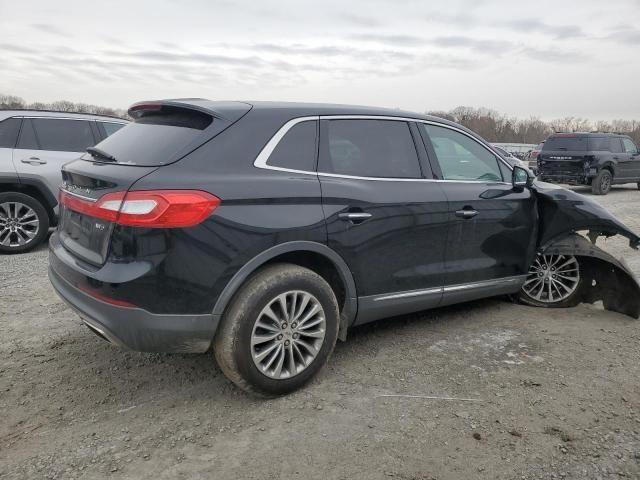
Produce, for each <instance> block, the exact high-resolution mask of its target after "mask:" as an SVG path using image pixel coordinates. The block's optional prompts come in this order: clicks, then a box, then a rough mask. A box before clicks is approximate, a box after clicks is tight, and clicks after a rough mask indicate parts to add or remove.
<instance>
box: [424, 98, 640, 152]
mask: <svg viewBox="0 0 640 480" xmlns="http://www.w3.org/2000/svg"><path fill="white" fill-rule="evenodd" d="M426 113H428V114H429V115H434V116H437V117H441V118H446V119H447V120H452V121H454V122H456V123H460V124H462V125H464V126H465V127H467V128H469V129H470V130H473V131H474V132H476V133H477V134H479V135H480V136H482V137H483V138H484V139H485V140H487V141H489V142H493V143H531V144H533V143H540V142H541V141H543V140H544V139H545V138H547V137H548V136H549V135H551V134H552V133H554V132H567V133H573V132H595V131H598V132H612V133H623V134H626V135H629V136H630V137H631V138H633V140H634V142H635V143H636V144H637V145H640V122H639V121H637V120H613V121H610V122H607V121H595V122H593V121H591V120H587V119H586V118H579V117H564V118H558V119H555V120H551V121H548V122H545V121H543V120H541V119H539V118H537V117H530V118H528V119H518V118H514V117H509V116H507V115H501V114H500V113H498V112H496V111H494V110H490V109H488V108H473V107H457V108H454V109H453V110H450V111H448V112H440V111H430V112H426Z"/></svg>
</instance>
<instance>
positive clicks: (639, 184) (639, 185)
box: [636, 182, 640, 190]
mask: <svg viewBox="0 0 640 480" xmlns="http://www.w3.org/2000/svg"><path fill="white" fill-rule="evenodd" d="M636 187H638V190H640V182H638V183H636Z"/></svg>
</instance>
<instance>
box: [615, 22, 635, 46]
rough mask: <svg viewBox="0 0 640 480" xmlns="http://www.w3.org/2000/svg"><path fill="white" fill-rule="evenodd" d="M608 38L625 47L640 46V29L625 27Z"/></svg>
mask: <svg viewBox="0 0 640 480" xmlns="http://www.w3.org/2000/svg"><path fill="white" fill-rule="evenodd" d="M608 38H610V39H612V40H615V41H616V42H619V43H623V44H625V45H640V29H637V28H633V27H631V26H628V27H623V28H622V29H620V30H618V31H615V32H613V33H612V34H610V35H609V37H608Z"/></svg>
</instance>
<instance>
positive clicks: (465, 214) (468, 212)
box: [456, 208, 478, 219]
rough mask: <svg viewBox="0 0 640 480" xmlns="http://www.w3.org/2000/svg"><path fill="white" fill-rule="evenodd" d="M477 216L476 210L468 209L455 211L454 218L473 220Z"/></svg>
mask: <svg viewBox="0 0 640 480" xmlns="http://www.w3.org/2000/svg"><path fill="white" fill-rule="evenodd" d="M477 214H478V211H477V210H473V209H470V208H463V209H462V210H456V217H460V218H464V219H469V218H473V217H475V216H476V215H477Z"/></svg>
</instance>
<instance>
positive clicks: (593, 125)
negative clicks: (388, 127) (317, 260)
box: [0, 94, 640, 145]
mask: <svg viewBox="0 0 640 480" xmlns="http://www.w3.org/2000/svg"><path fill="white" fill-rule="evenodd" d="M1 109H4V110H6V109H16V110H18V109H31V110H55V111H60V112H79V113H93V114H95V115H111V116H115V117H121V118H128V117H127V112H126V110H123V109H119V108H110V107H102V106H99V105H92V104H88V103H77V102H70V101H68V100H58V101H55V102H51V103H43V102H33V103H28V102H26V101H25V100H24V99H23V98H20V97H16V96H14V95H3V94H0V110H1ZM426 113H428V114H430V115H434V116H437V117H441V118H446V119H447V120H452V121H454V122H457V123H460V124H462V125H464V126H465V127H467V128H469V129H471V130H473V131H474V132H476V133H477V134H479V135H480V136H482V137H483V138H484V139H485V140H487V141H489V142H493V143H532V144H533V143H540V142H541V141H543V140H544V139H545V138H547V137H548V136H549V135H550V134H552V133H554V132H593V131H599V132H616V133H624V134H626V135H629V136H630V137H631V138H633V140H634V141H635V143H636V144H637V145H640V121H637V120H613V121H611V122H606V121H596V122H593V121H590V120H587V119H585V118H579V117H564V118H559V119H556V120H551V121H548V122H545V121H543V120H541V119H539V118H537V117H530V118H528V119H518V118H515V117H509V116H507V115H502V114H500V113H498V112H496V111H495V110H491V109H488V108H473V107H457V108H454V109H453V110H450V111H448V112H442V111H428V112H426Z"/></svg>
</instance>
